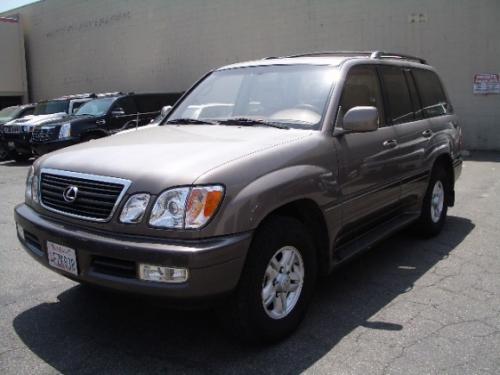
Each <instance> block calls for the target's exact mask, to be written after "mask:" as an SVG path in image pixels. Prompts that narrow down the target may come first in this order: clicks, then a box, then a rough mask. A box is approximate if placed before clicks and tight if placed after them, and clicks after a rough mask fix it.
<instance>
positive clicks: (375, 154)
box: [15, 52, 462, 341]
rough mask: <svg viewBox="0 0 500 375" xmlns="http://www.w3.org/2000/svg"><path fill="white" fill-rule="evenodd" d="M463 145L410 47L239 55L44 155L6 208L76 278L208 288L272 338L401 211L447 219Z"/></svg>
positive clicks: (230, 321)
mask: <svg viewBox="0 0 500 375" xmlns="http://www.w3.org/2000/svg"><path fill="white" fill-rule="evenodd" d="M200 109H202V110H201V111H200ZM205 109H207V110H206V111H205ZM190 116H195V117H190ZM461 145H462V135H461V130H460V126H459V124H458V118H457V116H456V114H455V113H454V111H453V107H452V105H451V103H450V101H449V99H448V96H447V95H446V92H445V90H444V88H443V85H442V83H441V80H440V79H439V77H438V75H437V73H436V72H435V70H434V69H433V68H432V67H431V66H429V65H428V64H427V63H426V62H425V61H424V60H422V59H420V58H416V57H411V56H405V55H400V54H394V53H384V52H373V53H367V52H349V53H346V52H338V53H335V52H324V53H313V54H305V55H297V56H289V57H282V58H267V59H263V60H259V61H251V62H246V63H239V64H233V65H229V66H226V67H222V68H220V69H217V70H215V71H213V72H211V73H210V74H208V75H206V76H205V77H204V78H203V79H202V80H200V81H199V82H198V83H197V84H196V85H195V86H193V88H192V89H191V90H190V91H189V92H188V93H187V94H186V95H185V96H183V98H182V99H181V100H180V101H179V102H178V103H176V104H175V105H174V107H173V108H172V110H171V111H170V113H169V114H168V116H167V118H166V119H165V120H163V122H162V123H161V124H160V126H156V127H152V128H150V129H146V130H144V131H139V132H129V133H125V134H123V135H119V136H113V137H109V138H107V139H101V140H96V141H93V142H92V143H91V144H89V143H87V144H81V145H77V146H73V147H70V148H68V149H66V150H60V151H57V152H55V153H51V154H48V155H45V156H43V157H41V158H39V159H38V160H37V161H36V162H35V163H34V165H33V167H32V168H31V169H30V171H29V174H28V176H27V183H26V194H25V202H24V203H23V204H20V205H18V206H17V207H16V208H15V220H16V223H17V233H18V238H19V240H20V241H21V243H22V244H23V246H24V247H25V249H26V251H27V252H28V253H29V254H30V255H31V256H32V257H33V258H34V259H36V261H38V262H40V263H41V264H43V265H45V266H46V267H48V268H50V269H52V270H53V271H55V272H58V273H60V274H61V275H64V276H66V277H68V278H71V279H73V280H76V281H80V282H84V283H89V284H95V285H99V286H102V287H107V288H111V289H117V290H122V291H127V292H135V293H142V294H146V295H153V296H162V297H168V298H169V299H168V301H169V302H170V303H171V304H172V306H175V304H179V305H185V304H186V303H188V304H190V305H192V304H196V303H197V302H201V303H202V304H203V305H204V306H206V303H207V301H210V302H213V303H214V305H215V306H216V307H217V309H218V311H219V313H220V315H221V317H222V321H223V322H225V323H226V324H227V325H228V326H229V328H230V332H232V333H234V334H235V335H236V336H237V337H239V338H244V339H247V340H252V341H275V340H279V339H281V338H283V337H285V336H286V335H288V334H290V333H291V332H293V330H294V329H295V328H296V327H297V325H298V324H299V323H300V321H301V320H302V318H303V317H304V315H305V313H306V310H307V306H308V304H309V302H310V300H311V297H312V295H313V292H314V289H315V283H316V280H317V278H318V277H319V276H324V275H327V274H328V273H329V272H331V271H332V270H333V269H334V268H335V267H336V266H338V265H340V264H342V263H344V262H346V261H348V260H349V259H352V257H353V256H355V255H357V254H359V253H360V252H361V251H364V250H366V249H369V248H372V247H373V246H374V244H376V243H378V242H380V241H381V240H382V239H384V238H386V237H387V236H389V235H391V234H394V233H396V232H397V231H400V230H401V229H402V228H403V227H405V226H408V225H414V226H415V229H416V230H417V231H418V232H419V233H420V234H421V235H423V236H433V235H436V234H438V233H439V232H440V231H441V229H442V228H443V226H444V225H445V221H446V216H447V209H448V207H450V206H453V205H454V203H455V182H456V180H457V178H458V177H459V176H460V173H461V168H462V159H461ZM385 255H387V253H386V254H385ZM381 256H384V254H382V255H381ZM422 256H425V254H422ZM26 277H30V278H32V277H33V275H27V276H26ZM358 303H360V304H363V303H366V301H362V300H360V301H358Z"/></svg>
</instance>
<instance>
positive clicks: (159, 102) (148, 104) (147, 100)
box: [131, 94, 168, 113]
mask: <svg viewBox="0 0 500 375" xmlns="http://www.w3.org/2000/svg"><path fill="white" fill-rule="evenodd" d="M131 98H132V97H131ZM133 100H134V101H135V104H136V106H137V110H138V111H139V112H140V113H150V112H159V111H160V110H161V108H162V107H163V106H165V105H167V104H168V103H165V100H164V98H163V97H162V95H155V94H139V95H135V96H134V97H133Z"/></svg>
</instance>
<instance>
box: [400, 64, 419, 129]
mask: <svg viewBox="0 0 500 375" xmlns="http://www.w3.org/2000/svg"><path fill="white" fill-rule="evenodd" d="M404 72H405V77H406V83H408V89H409V90H410V97H411V101H412V103H413V113H414V115H415V119H416V120H420V119H422V118H424V115H423V114H422V104H421V103H420V97H419V96H418V91H417V86H415V80H414V79H413V76H412V75H411V73H410V70H409V69H405V71H404Z"/></svg>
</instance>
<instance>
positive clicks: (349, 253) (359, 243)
mask: <svg viewBox="0 0 500 375" xmlns="http://www.w3.org/2000/svg"><path fill="white" fill-rule="evenodd" d="M418 217H419V214H418V213H404V214H401V215H398V216H396V217H393V218H392V219H390V220H388V221H385V222H383V223H381V224H379V225H377V226H376V227H374V228H372V229H370V230H369V231H367V232H364V233H363V234H362V235H361V236H359V237H357V238H355V239H353V240H351V241H349V242H348V243H345V244H343V245H342V246H340V247H338V248H336V249H334V254H333V256H334V260H333V265H334V266H335V265H337V264H340V263H343V262H345V261H346V260H348V259H350V258H352V257H353V256H355V255H357V254H360V253H362V252H364V251H366V250H369V249H370V248H372V247H373V246H374V245H376V244H377V243H379V242H380V241H382V240H384V239H386V238H387V237H390V236H391V235H392V234H394V233H395V232H397V231H399V230H401V229H403V228H404V227H406V226H407V225H408V224H410V223H412V222H413V221H415V220H416V219H418Z"/></svg>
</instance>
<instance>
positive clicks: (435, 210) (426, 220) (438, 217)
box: [417, 166, 452, 237]
mask: <svg viewBox="0 0 500 375" xmlns="http://www.w3.org/2000/svg"><path fill="white" fill-rule="evenodd" d="M451 188H452V187H451V186H450V179H449V176H448V174H447V173H446V171H445V170H444V169H443V168H442V167H440V166H437V167H436V168H434V170H433V171H432V174H431V178H430V181H429V186H428V187H427V192H426V193H425V197H424V201H423V205H422V212H421V214H420V218H419V220H418V222H417V229H418V233H419V234H420V235H422V236H423V237H433V236H436V235H438V234H439V232H441V230H442V229H443V226H444V224H445V222H446V215H447V213H448V202H449V199H450V191H451Z"/></svg>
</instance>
